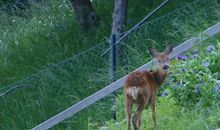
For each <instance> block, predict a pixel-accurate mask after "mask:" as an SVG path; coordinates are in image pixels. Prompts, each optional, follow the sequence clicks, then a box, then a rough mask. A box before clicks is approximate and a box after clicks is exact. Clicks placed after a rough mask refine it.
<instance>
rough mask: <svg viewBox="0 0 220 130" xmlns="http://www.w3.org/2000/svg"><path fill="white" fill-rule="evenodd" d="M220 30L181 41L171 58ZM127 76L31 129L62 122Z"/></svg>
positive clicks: (145, 67) (216, 27) (42, 129)
mask: <svg viewBox="0 0 220 130" xmlns="http://www.w3.org/2000/svg"><path fill="white" fill-rule="evenodd" d="M218 32H220V23H217V24H216V25H214V26H212V27H210V28H208V29H207V30H205V31H204V32H202V33H201V35H200V36H198V37H193V38H190V39H189V40H187V41H185V42H183V43H182V44H180V45H178V46H177V47H175V48H174V49H173V52H172V54H171V55H172V58H173V57H175V56H177V55H179V54H181V53H183V52H185V51H186V50H188V49H190V48H191V47H192V46H193V45H194V43H195V42H197V41H198V40H199V41H203V40H205V39H207V38H208V37H210V36H213V35H215V34H216V33H218ZM152 66H153V61H150V62H148V63H147V64H145V65H143V66H141V67H139V68H138V69H136V70H148V69H150V68H151V67H152ZM126 78H127V75H126V76H124V77H122V78H120V79H118V80H117V81H115V82H113V83H112V84H110V85H108V86H106V87H105V88H103V89H101V90H99V91H97V92H96V93H94V94H93V95H91V96H89V97H87V98H85V99H84V100H82V101H80V102H78V103H76V104H74V105H73V106H71V107H69V108H68V109H66V110H64V111H62V112H61V113H59V114H57V115H55V116H54V117H52V118H50V119H48V120H46V121H45V122H43V123H41V124H39V125H38V126H36V127H34V128H33V129H32V130H46V129H49V128H51V127H53V126H54V125H56V124H58V123H60V122H62V121H63V120H65V119H67V118H70V117H72V116H73V115H74V114H76V113H77V112H79V111H81V110H83V109H85V108H86V107H88V106H90V105H92V104H94V103H95V102H97V101H99V100H100V99H103V98H104V97H106V96H107V95H109V94H111V93H113V92H115V91H116V90H118V89H120V88H121V87H122V86H123V85H124V82H125V80H126Z"/></svg>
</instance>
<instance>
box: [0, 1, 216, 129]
mask: <svg viewBox="0 0 220 130" xmlns="http://www.w3.org/2000/svg"><path fill="white" fill-rule="evenodd" d="M204 5H206V6H207V5H209V6H208V7H210V8H204V9H203V10H201V7H203V6H204ZM199 7H200V8H199ZM215 7H216V5H215V4H214V2H213V1H209V0H204V1H194V2H193V3H191V4H190V5H189V6H185V7H184V8H181V9H178V10H176V11H173V12H172V13H170V14H169V15H166V16H162V17H160V18H156V19H155V20H152V21H150V22H147V23H146V24H144V25H142V26H141V28H140V30H139V31H138V32H135V33H133V34H132V35H130V36H129V37H128V38H127V39H126V40H124V41H123V42H120V44H122V45H123V46H124V50H125V52H124V59H123V60H121V61H119V62H118V63H117V64H118V67H117V71H116V78H119V77H122V76H123V75H125V74H127V73H128V72H130V71H132V70H134V69H135V68H137V67H139V66H140V65H143V64H144V63H146V62H147V61H149V59H150V58H149V56H148V54H147V48H148V47H149V46H154V47H155V48H159V50H162V49H163V47H164V45H165V44H164V43H167V42H171V43H173V44H175V45H176V44H177V43H180V42H182V41H184V40H186V39H188V38H189V37H191V36H193V35H196V34H197V33H198V32H200V31H202V30H204V29H205V28H207V27H209V26H211V25H212V24H213V23H214V21H217V20H219V13H218V12H217V11H216V9H215ZM201 25H203V26H201ZM108 48H109V45H108V43H107V42H105V43H101V44H98V45H97V46H95V47H93V48H91V49H90V50H88V51H86V52H84V53H81V54H79V55H77V56H76V57H74V58H70V59H68V60H66V61H64V62H61V63H58V64H57V65H54V66H52V67H50V68H47V69H45V70H42V71H40V72H39V73H37V74H34V75H32V76H30V77H28V78H27V79H24V80H22V81H20V82H17V83H15V84H13V85H12V86H14V85H16V84H28V85H30V87H27V88H25V89H19V90H17V91H15V92H13V94H10V95H7V96H5V97H3V98H1V99H0V100H1V101H0V106H1V111H0V117H1V118H0V122H2V123H1V124H0V129H17V127H16V126H17V125H16V124H18V123H19V124H22V125H21V128H20V129H30V128H32V127H34V126H35V125H37V124H39V123H40V122H42V121H44V120H46V119H48V118H50V117H51V116H53V115H55V114H57V113H59V112H61V111H62V110H64V109H66V108H68V107H69V106H71V105H73V104H75V103H77V102H79V101H80V100H82V99H84V98H85V97H87V96H89V95H91V94H93V93H94V92H96V91H97V90H99V89H101V88H103V87H104V86H106V85H107V84H109V83H110V82H109V77H108V74H109V73H108V70H109V60H108V55H104V56H101V54H102V53H103V52H104V51H105V50H107V49H108ZM12 86H8V87H6V88H0V91H1V92H3V91H5V90H6V89H8V88H10V87H12ZM118 93H121V90H119V92H118ZM112 97H113V96H112V95H110V96H108V97H106V98H105V99H103V100H100V101H98V102H97V103H95V104H94V105H92V106H90V107H89V108H87V109H85V110H83V111H81V112H80V113H78V114H76V115H75V116H74V117H73V118H71V119H68V120H65V121H64V122H62V123H60V124H59V125H57V126H55V127H54V128H53V129H88V127H89V125H90V123H93V124H95V123H94V122H99V123H98V124H95V125H97V126H100V125H102V123H104V122H105V120H109V119H111V116H112V115H111V114H112V110H114V109H115V105H114V100H113V98H112ZM119 107H123V105H120V106H119ZM4 122H10V123H7V125H5V123H4Z"/></svg>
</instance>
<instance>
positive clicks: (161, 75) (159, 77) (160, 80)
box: [153, 69, 167, 87]
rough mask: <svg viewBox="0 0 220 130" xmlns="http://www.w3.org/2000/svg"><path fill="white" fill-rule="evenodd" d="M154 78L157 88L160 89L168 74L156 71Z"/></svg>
mask: <svg viewBox="0 0 220 130" xmlns="http://www.w3.org/2000/svg"><path fill="white" fill-rule="evenodd" d="M153 77H154V80H155V82H156V84H157V87H160V86H161V85H162V84H163V82H164V81H165V79H166V77H167V72H164V71H162V70H158V69H157V70H156V71H154V72H153Z"/></svg>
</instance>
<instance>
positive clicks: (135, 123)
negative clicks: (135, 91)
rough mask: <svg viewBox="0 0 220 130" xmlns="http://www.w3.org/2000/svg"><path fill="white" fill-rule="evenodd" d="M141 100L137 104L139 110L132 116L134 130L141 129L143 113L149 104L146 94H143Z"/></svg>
mask: <svg viewBox="0 0 220 130" xmlns="http://www.w3.org/2000/svg"><path fill="white" fill-rule="evenodd" d="M141 99H142V100H141V102H139V103H138V104H137V110H136V112H135V114H134V116H133V118H132V123H133V126H134V130H139V129H140V126H141V113H142V112H143V110H144V108H145V107H146V104H147V98H146V96H144V95H142V96H141Z"/></svg>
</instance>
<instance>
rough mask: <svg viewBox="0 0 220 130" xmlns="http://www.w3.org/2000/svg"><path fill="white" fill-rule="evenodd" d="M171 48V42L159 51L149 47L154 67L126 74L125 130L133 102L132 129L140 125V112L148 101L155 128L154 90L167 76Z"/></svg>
mask: <svg viewBox="0 0 220 130" xmlns="http://www.w3.org/2000/svg"><path fill="white" fill-rule="evenodd" d="M172 49H173V48H172V46H171V44H168V45H166V49H165V50H164V51H163V52H161V53H160V52H158V51H157V50H155V49H154V48H152V47H149V48H148V51H149V54H150V55H151V56H152V57H153V58H154V59H155V60H154V61H155V62H156V65H155V69H154V70H151V71H146V70H144V71H134V72H131V73H130V74H129V75H128V77H127V79H126V81H125V85H124V96H125V113H126V118H127V130H130V129H131V113H132V106H133V104H135V105H136V106H137V110H136V112H135V113H134V115H133V117H132V124H133V127H134V130H139V129H140V126H141V113H142V112H143V110H144V109H145V107H146V106H147V105H148V102H149V105H150V108H151V113H152V119H153V129H154V130H155V129H156V112H155V100H156V92H157V90H158V88H159V87H160V86H161V85H162V84H163V82H164V81H165V79H166V77H167V76H168V73H169V68H170V54H171V52H172Z"/></svg>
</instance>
